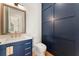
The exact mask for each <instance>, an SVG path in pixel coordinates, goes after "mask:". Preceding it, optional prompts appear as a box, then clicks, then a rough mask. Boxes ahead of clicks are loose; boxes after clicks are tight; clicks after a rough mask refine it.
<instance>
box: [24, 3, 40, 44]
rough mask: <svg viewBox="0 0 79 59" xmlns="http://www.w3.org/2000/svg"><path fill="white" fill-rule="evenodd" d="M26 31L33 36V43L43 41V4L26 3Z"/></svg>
mask: <svg viewBox="0 0 79 59" xmlns="http://www.w3.org/2000/svg"><path fill="white" fill-rule="evenodd" d="M23 5H24V7H25V8H26V31H27V34H28V35H30V36H32V37H33V44H34V43H37V42H40V41H41V24H42V23H41V4H40V3H25V4H23Z"/></svg>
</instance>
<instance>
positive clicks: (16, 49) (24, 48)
mask: <svg viewBox="0 0 79 59" xmlns="http://www.w3.org/2000/svg"><path fill="white" fill-rule="evenodd" d="M11 46H13V54H12V55H9V56H32V39H29V40H22V41H18V42H13V43H8V44H4V45H0V56H6V48H7V47H11Z"/></svg>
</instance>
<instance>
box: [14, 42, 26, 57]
mask: <svg viewBox="0 0 79 59" xmlns="http://www.w3.org/2000/svg"><path fill="white" fill-rule="evenodd" d="M23 44H24V41H22V42H15V43H13V46H14V49H13V50H14V53H13V56H24V55H25V54H24V47H23Z"/></svg>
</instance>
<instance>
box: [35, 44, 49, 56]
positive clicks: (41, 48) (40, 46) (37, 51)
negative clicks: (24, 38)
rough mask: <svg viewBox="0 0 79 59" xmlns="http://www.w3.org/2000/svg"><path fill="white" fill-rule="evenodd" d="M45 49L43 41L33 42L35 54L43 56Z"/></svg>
mask: <svg viewBox="0 0 79 59" xmlns="http://www.w3.org/2000/svg"><path fill="white" fill-rule="evenodd" d="M46 49H47V47H46V45H45V44H43V43H36V44H34V52H35V54H36V55H37V56H45V52H46Z"/></svg>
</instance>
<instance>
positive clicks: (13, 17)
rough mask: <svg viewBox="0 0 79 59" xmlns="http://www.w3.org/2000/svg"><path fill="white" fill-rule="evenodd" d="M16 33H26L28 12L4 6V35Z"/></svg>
mask: <svg viewBox="0 0 79 59" xmlns="http://www.w3.org/2000/svg"><path fill="white" fill-rule="evenodd" d="M17 7H18V6H17ZM15 32H16V33H25V32H26V11H25V10H22V9H19V8H16V7H12V6H10V5H6V4H3V34H7V33H15Z"/></svg>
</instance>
